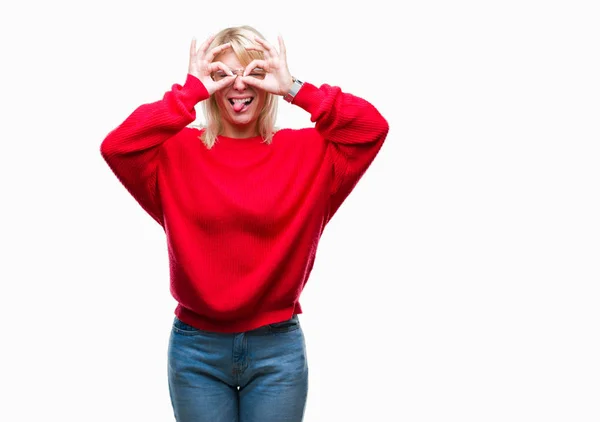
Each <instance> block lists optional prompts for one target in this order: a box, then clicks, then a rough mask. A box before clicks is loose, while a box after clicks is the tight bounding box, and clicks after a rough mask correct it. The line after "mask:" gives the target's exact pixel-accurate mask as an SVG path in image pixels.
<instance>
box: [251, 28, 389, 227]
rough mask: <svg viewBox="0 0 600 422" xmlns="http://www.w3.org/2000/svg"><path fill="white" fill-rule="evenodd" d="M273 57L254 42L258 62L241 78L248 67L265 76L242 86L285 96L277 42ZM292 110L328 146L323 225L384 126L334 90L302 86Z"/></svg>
mask: <svg viewBox="0 0 600 422" xmlns="http://www.w3.org/2000/svg"><path fill="white" fill-rule="evenodd" d="M278 40H279V51H277V49H275V47H273V46H272V45H271V44H269V43H268V42H267V41H265V40H263V39H262V38H258V37H256V42H257V43H258V44H259V46H258V47H254V48H252V49H254V50H259V51H262V52H263V54H264V57H265V59H264V60H253V61H252V62H250V63H249V64H248V66H247V67H246V70H245V72H244V75H247V74H248V73H249V72H250V71H251V70H252V69H253V68H254V67H261V68H263V69H265V70H266V71H267V72H268V73H267V75H266V77H265V79H264V80H255V79H252V78H248V77H244V82H245V83H247V84H249V85H252V86H255V87H257V88H260V89H264V90H266V91H268V92H271V93H273V94H277V95H282V96H283V95H286V94H287V93H288V92H289V90H290V88H291V86H292V84H293V82H292V76H291V74H290V71H289V69H288V66H287V52H286V48H285V44H284V42H283V39H282V37H281V36H280V37H279V38H278ZM292 103H293V104H296V105H298V106H300V107H302V108H303V109H304V110H306V111H308V112H309V113H310V115H311V121H312V122H313V123H316V124H315V129H316V130H317V132H318V133H319V134H320V136H321V137H322V138H323V139H324V140H325V142H327V143H328V145H327V149H328V154H327V156H328V157H329V158H330V159H331V165H332V172H333V183H332V186H331V192H330V210H329V215H328V220H329V219H331V217H333V214H335V212H336V211H337V210H338V208H339V207H340V205H341V204H342V202H343V201H344V200H345V199H346V197H347V196H348V195H349V194H350V192H351V191H352V190H353V189H354V186H355V185H356V183H357V182H358V181H359V180H360V178H361V177H362V175H363V174H364V172H365V171H366V170H367V168H368V167H369V165H370V164H371V162H372V161H373V160H374V159H375V156H376V155H377V153H378V152H379V150H380V148H381V146H382V144H383V141H384V140H385V138H386V136H387V133H388V131H389V125H388V122H387V121H386V120H385V119H384V118H383V117H382V116H381V114H380V113H379V112H378V111H377V109H376V108H375V107H373V105H371V104H370V103H369V102H367V101H365V100H363V99H362V98H359V97H356V96H354V95H351V94H347V93H343V92H342V90H341V89H340V88H338V87H334V86H330V85H322V86H321V87H320V88H317V87H315V86H314V85H311V84H309V83H305V84H304V85H303V86H302V88H301V89H300V91H299V92H298V93H297V95H296V96H295V97H294V99H293V101H292Z"/></svg>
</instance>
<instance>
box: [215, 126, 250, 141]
mask: <svg viewBox="0 0 600 422" xmlns="http://www.w3.org/2000/svg"><path fill="white" fill-rule="evenodd" d="M221 135H223V136H226V137H228V138H253V137H255V136H258V129H257V128H256V125H255V124H251V125H250V124H249V125H235V126H233V125H227V124H226V125H224V127H223V132H221Z"/></svg>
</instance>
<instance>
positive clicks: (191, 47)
mask: <svg viewBox="0 0 600 422" xmlns="http://www.w3.org/2000/svg"><path fill="white" fill-rule="evenodd" d="M195 54H196V38H192V44H191V45H190V56H194V55H195Z"/></svg>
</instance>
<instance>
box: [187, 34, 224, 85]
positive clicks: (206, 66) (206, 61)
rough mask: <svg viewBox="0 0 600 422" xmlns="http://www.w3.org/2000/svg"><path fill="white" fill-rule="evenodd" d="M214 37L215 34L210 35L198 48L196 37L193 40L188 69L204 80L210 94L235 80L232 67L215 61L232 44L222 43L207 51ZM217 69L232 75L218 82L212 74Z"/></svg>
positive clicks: (203, 82)
mask: <svg viewBox="0 0 600 422" xmlns="http://www.w3.org/2000/svg"><path fill="white" fill-rule="evenodd" d="M214 38H215V37H214V36H210V37H209V38H208V39H207V40H206V41H204V42H203V43H202V45H201V46H200V48H198V49H196V39H193V40H192V45H191V46H190V65H189V69H188V73H189V74H190V75H193V76H195V77H196V78H198V79H200V81H201V82H202V84H204V87H205V88H206V90H207V91H208V93H209V94H210V95H212V94H213V93H215V92H216V91H218V90H220V89H222V88H225V87H226V86H228V85H231V84H232V83H233V81H234V80H235V75H234V74H233V72H232V71H231V69H229V68H228V67H227V66H225V65H224V64H223V63H221V62H218V61H217V62H213V60H214V59H215V57H217V56H218V55H219V54H221V53H222V52H223V51H225V50H226V49H228V48H231V44H230V43H225V44H221V45H219V46H217V47H214V48H212V49H211V50H209V51H207V50H208V46H209V45H210V43H211V42H212V41H213V39H214ZM217 70H222V71H223V72H225V73H226V74H228V75H230V76H228V77H226V78H223V79H221V80H220V81H218V82H216V81H214V80H213V79H212V77H211V76H210V75H211V74H212V73H213V72H215V71H217Z"/></svg>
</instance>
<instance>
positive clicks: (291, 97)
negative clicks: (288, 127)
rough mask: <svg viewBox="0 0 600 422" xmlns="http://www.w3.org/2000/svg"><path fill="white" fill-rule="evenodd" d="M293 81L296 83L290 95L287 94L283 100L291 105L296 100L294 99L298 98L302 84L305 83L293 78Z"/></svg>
mask: <svg viewBox="0 0 600 422" xmlns="http://www.w3.org/2000/svg"><path fill="white" fill-rule="evenodd" d="M292 81H294V83H293V84H292V87H291V88H290V90H289V91H288V93H287V94H285V96H284V97H283V99H284V100H286V101H287V102H288V103H291V102H292V101H293V100H294V97H295V96H296V94H297V93H298V91H300V88H302V84H303V83H304V82H302V81H301V80H299V79H296V78H294V77H293V76H292Z"/></svg>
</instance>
